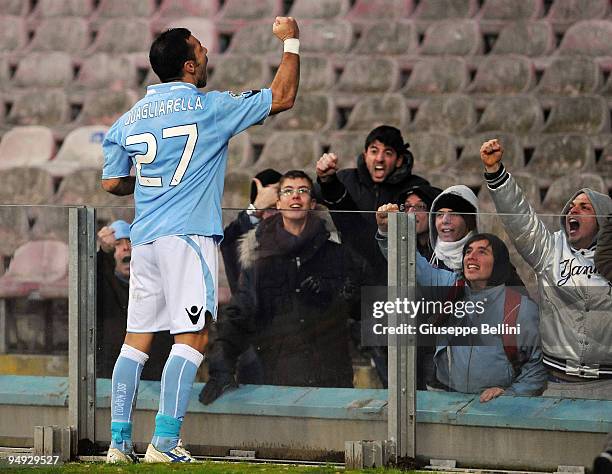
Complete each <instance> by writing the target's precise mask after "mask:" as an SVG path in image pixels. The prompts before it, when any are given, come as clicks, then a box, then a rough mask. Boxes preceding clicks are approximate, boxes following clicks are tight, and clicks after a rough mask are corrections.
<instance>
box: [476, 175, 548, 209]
mask: <svg viewBox="0 0 612 474" xmlns="http://www.w3.org/2000/svg"><path fill="white" fill-rule="evenodd" d="M512 176H514V179H515V180H516V182H517V183H518V185H519V186H520V187H521V189H522V190H523V192H524V193H525V195H526V196H527V199H529V203H530V204H531V205H532V206H533V207H534V208H535V209H536V210H538V209H540V208H541V207H542V193H541V192H540V183H539V182H538V177H537V176H534V175H533V173H531V172H529V171H527V170H525V171H512ZM483 187H485V188H486V186H483Z"/></svg>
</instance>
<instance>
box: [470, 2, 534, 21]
mask: <svg viewBox="0 0 612 474" xmlns="http://www.w3.org/2000/svg"><path fill="white" fill-rule="evenodd" d="M543 12H544V2H543V1H542V0H521V1H519V2H517V1H516V0H485V3H484V5H483V6H482V8H481V9H480V18H481V19H482V20H505V21H518V20H533V19H535V18H539V17H540V16H542V13H543Z"/></svg>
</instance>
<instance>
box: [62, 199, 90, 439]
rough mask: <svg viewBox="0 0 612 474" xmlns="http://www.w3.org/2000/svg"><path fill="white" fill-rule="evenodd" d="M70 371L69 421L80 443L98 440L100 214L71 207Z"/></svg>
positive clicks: (69, 218)
mask: <svg viewBox="0 0 612 474" xmlns="http://www.w3.org/2000/svg"><path fill="white" fill-rule="evenodd" d="M68 222H69V254H70V259H69V300H68V327H69V338H68V374H69V395H68V414H69V423H70V425H71V426H73V427H74V428H75V429H76V438H77V442H78V445H79V447H81V446H84V443H85V444H89V445H90V446H91V444H90V443H94V442H95V419H96V418H95V413H96V377H95V374H96V334H95V333H96V324H95V321H96V237H95V236H96V234H95V230H96V228H95V224H96V216H95V209H93V208H84V207H78V208H76V207H75V208H70V209H69V215H68Z"/></svg>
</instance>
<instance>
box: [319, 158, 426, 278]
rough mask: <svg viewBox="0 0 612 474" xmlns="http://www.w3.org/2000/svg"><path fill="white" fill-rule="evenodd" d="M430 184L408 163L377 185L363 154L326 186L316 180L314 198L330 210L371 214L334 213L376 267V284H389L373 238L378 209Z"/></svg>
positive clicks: (343, 232) (344, 234) (346, 238)
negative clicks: (418, 187)
mask: <svg viewBox="0 0 612 474" xmlns="http://www.w3.org/2000/svg"><path fill="white" fill-rule="evenodd" d="M423 184H429V183H428V181H427V180H425V179H423V178H421V177H420V176H417V175H414V174H412V167H411V166H410V164H409V163H407V162H405V163H404V164H403V165H402V166H401V167H400V168H398V169H396V170H395V171H394V172H393V173H392V174H391V175H389V176H388V177H387V179H386V180H385V181H384V182H382V183H374V182H373V181H372V178H371V177H370V173H369V171H368V169H367V167H366V164H365V160H364V158H363V155H359V156H358V157H357V168H350V169H343V170H340V171H338V172H337V173H336V178H335V179H332V180H331V181H329V182H326V183H323V182H321V181H320V180H318V179H317V184H316V186H315V196H316V198H317V199H318V200H320V201H322V202H323V204H325V205H326V206H327V207H328V208H329V209H330V210H331V211H336V210H338V211H340V210H342V211H369V212H360V213H332V216H333V220H334V224H335V225H336V227H337V228H338V230H339V231H340V233H341V235H342V241H343V242H347V243H348V244H349V245H350V246H351V247H352V248H353V249H354V250H355V251H356V252H358V253H359V254H360V255H362V256H363V257H364V258H365V259H366V260H367V262H368V263H369V264H370V265H371V266H372V267H373V269H374V272H375V274H376V276H377V283H378V284H380V285H386V283H387V261H386V259H385V258H384V257H383V255H382V253H381V252H380V250H379V249H378V244H377V243H376V239H375V238H374V236H375V235H376V231H377V229H378V227H377V226H376V215H375V212H373V211H376V209H378V208H379V207H380V206H382V205H383V204H387V203H397V202H398V199H399V197H400V195H401V194H403V193H405V192H406V191H407V190H408V189H409V188H411V187H413V186H417V185H423Z"/></svg>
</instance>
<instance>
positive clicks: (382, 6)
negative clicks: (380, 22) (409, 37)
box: [347, 0, 413, 21]
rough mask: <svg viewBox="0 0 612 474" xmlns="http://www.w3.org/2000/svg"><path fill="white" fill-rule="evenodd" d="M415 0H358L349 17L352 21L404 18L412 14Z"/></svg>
mask: <svg viewBox="0 0 612 474" xmlns="http://www.w3.org/2000/svg"><path fill="white" fill-rule="evenodd" d="M412 8H413V0H357V1H356V2H355V4H354V5H353V8H352V9H351V11H350V12H349V13H348V15H347V17H348V18H350V19H351V20H352V21H359V20H365V21H371V20H372V19H374V18H375V19H382V18H393V19H398V18H404V17H407V16H408V15H410V13H411V12H412Z"/></svg>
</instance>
